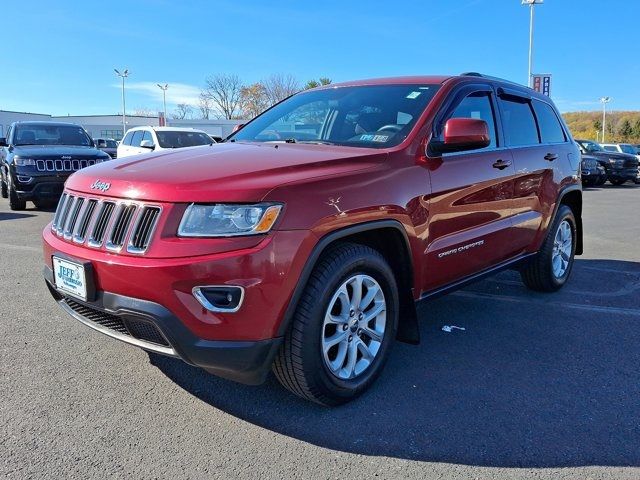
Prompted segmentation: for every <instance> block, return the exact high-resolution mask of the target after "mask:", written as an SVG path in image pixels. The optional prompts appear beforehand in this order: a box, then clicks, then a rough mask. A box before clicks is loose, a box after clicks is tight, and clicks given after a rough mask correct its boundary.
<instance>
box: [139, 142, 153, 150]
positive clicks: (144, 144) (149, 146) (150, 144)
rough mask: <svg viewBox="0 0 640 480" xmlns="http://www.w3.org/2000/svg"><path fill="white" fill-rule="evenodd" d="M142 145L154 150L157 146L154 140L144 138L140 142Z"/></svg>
mask: <svg viewBox="0 0 640 480" xmlns="http://www.w3.org/2000/svg"><path fill="white" fill-rule="evenodd" d="M140 147H141V148H148V149H149V150H153V149H154V148H156V146H155V145H154V144H153V142H152V141H151V140H142V141H141V142H140Z"/></svg>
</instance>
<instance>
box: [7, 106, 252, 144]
mask: <svg viewBox="0 0 640 480" xmlns="http://www.w3.org/2000/svg"><path fill="white" fill-rule="evenodd" d="M125 119H126V126H127V128H126V129H127V130H128V129H130V128H133V127H141V126H148V125H151V126H156V127H157V126H159V125H160V117H147V116H140V115H127V116H126V117H125ZM18 121H45V122H46V121H48V122H70V123H75V124H78V125H82V126H83V127H84V129H85V130H86V131H87V132H88V133H89V135H91V136H92V137H93V138H113V139H114V140H120V139H121V138H122V136H123V132H122V115H73V116H72V115H68V116H53V115H48V114H43V113H28V112H10V111H6V110H0V137H4V136H5V135H6V133H7V130H8V128H9V125H11V123H13V122H18ZM243 122H244V120H226V119H213V120H193V119H187V118H185V119H174V118H172V119H167V121H166V124H167V126H170V127H186V128H197V129H199V130H202V131H204V132H206V133H208V134H209V135H213V136H214V137H222V138H224V137H226V136H228V135H229V134H230V133H231V132H232V131H233V127H234V126H236V125H238V124H240V123H243Z"/></svg>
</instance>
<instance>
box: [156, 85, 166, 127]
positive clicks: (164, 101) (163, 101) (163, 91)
mask: <svg viewBox="0 0 640 480" xmlns="http://www.w3.org/2000/svg"><path fill="white" fill-rule="evenodd" d="M156 85H158V87H160V90H162V106H163V108H164V119H163V120H164V122H165V125H166V123H167V89H168V88H169V84H168V83H165V84H164V85H160V84H159V83H156Z"/></svg>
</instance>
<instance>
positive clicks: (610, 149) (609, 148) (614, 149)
mask: <svg viewBox="0 0 640 480" xmlns="http://www.w3.org/2000/svg"><path fill="white" fill-rule="evenodd" d="M603 148H604V149H605V150H606V151H607V152H617V151H618V148H617V147H615V146H614V145H603Z"/></svg>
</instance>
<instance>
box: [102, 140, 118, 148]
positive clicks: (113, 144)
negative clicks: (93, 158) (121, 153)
mask: <svg viewBox="0 0 640 480" xmlns="http://www.w3.org/2000/svg"><path fill="white" fill-rule="evenodd" d="M105 143H106V144H107V148H117V147H118V144H117V143H116V141H115V140H105Z"/></svg>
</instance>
